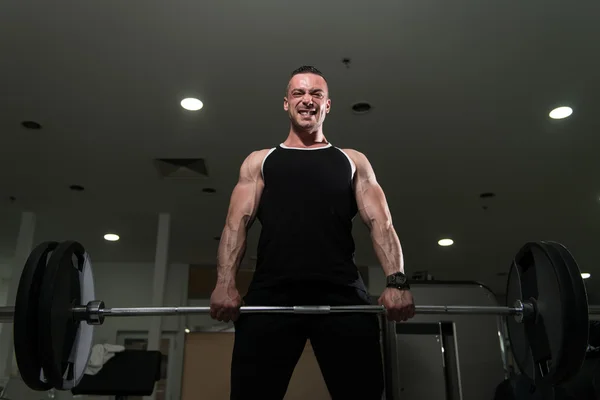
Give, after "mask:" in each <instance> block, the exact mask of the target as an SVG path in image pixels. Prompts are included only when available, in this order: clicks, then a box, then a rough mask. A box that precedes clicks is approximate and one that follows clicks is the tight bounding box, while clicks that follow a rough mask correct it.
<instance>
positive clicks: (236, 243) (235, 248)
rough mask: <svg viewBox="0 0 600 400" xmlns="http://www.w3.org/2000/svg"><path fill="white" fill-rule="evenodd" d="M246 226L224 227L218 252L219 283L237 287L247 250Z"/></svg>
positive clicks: (219, 284)
mask: <svg viewBox="0 0 600 400" xmlns="http://www.w3.org/2000/svg"><path fill="white" fill-rule="evenodd" d="M246 239H247V235H246V227H245V226H244V225H243V224H241V226H240V227H235V226H230V225H229V224H228V225H226V226H225V228H224V229H223V233H222V234H221V241H220V242H219V249H218V252H217V285H218V286H229V287H235V286H236V282H235V278H236V276H237V273H238V270H239V268H240V264H241V262H242V259H243V258H244V253H245V252H246Z"/></svg>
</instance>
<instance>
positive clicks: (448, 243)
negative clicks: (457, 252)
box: [438, 239, 454, 247]
mask: <svg viewBox="0 0 600 400" xmlns="http://www.w3.org/2000/svg"><path fill="white" fill-rule="evenodd" d="M438 244H439V245H440V246H442V247H447V246H452V245H453V244H454V240H452V239H440V240H439V241H438Z"/></svg>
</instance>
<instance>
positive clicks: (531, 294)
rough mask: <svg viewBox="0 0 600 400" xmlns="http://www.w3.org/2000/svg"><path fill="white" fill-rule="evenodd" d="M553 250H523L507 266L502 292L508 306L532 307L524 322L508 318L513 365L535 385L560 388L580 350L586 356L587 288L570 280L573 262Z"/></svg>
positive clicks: (535, 246)
mask: <svg viewBox="0 0 600 400" xmlns="http://www.w3.org/2000/svg"><path fill="white" fill-rule="evenodd" d="M556 246H557V245H556V244H552V243H547V242H536V243H527V244H526V245H525V246H523V247H522V248H521V249H520V251H519V252H518V254H517V256H516V257H515V259H514V261H513V263H512V265H511V268H510V272H509V276H508V283H507V290H506V293H507V305H509V306H513V305H514V303H515V301H516V300H520V299H522V300H523V301H529V302H531V303H532V304H533V305H534V307H535V309H536V315H535V318H531V319H526V320H524V321H523V322H522V323H519V322H517V321H516V320H515V319H514V318H507V330H508V336H509V341H510V345H511V351H512V353H513V355H514V359H515V363H516V364H517V366H518V367H519V369H520V370H521V372H522V373H523V374H524V375H526V376H528V377H529V378H530V379H532V380H533V381H534V382H535V383H536V385H539V386H554V385H558V384H560V383H562V382H565V379H568V378H569V377H570V376H572V375H573V374H575V373H577V371H578V369H579V367H580V362H581V361H580V358H581V357H582V355H581V349H582V348H583V349H584V350H583V354H584V355H585V349H586V348H587V334H586V337H585V338H584V340H583V341H582V331H581V330H582V329H583V330H584V331H586V332H587V330H588V326H587V325H588V314H587V295H586V293H585V288H584V287H582V286H580V285H578V284H577V280H576V279H574V273H575V272H574V271H575V270H578V268H577V265H576V263H575V260H574V259H573V258H572V257H571V256H570V255H569V254H568V253H565V252H564V251H561V250H560V249H559V248H558V247H556ZM558 246H560V245H558ZM565 250H566V249H565ZM575 278H576V277H575ZM578 279H579V280H581V275H579V278H578ZM582 304H583V306H582ZM583 309H585V312H583V314H582V311H583ZM571 351H573V352H574V353H571ZM578 364H579V366H578Z"/></svg>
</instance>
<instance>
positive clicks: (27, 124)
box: [21, 121, 42, 130]
mask: <svg viewBox="0 0 600 400" xmlns="http://www.w3.org/2000/svg"><path fill="white" fill-rule="evenodd" d="M21 125H22V126H23V127H24V128H26V129H33V130H38V129H42V126H41V125H40V124H39V123H37V122H35V121H23V122H21Z"/></svg>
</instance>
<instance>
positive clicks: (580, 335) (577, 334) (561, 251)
mask: <svg viewBox="0 0 600 400" xmlns="http://www.w3.org/2000/svg"><path fill="white" fill-rule="evenodd" d="M544 244H545V245H546V246H547V250H548V254H549V255H550V256H551V257H552V258H553V259H554V260H555V261H554V264H555V265H558V264H559V263H563V265H564V266H565V268H564V269H561V271H563V273H564V275H563V277H562V278H561V280H560V281H561V282H562V287H563V288H566V291H565V292H566V293H571V294H572V295H573V298H572V302H571V305H570V306H568V308H567V309H566V318H565V319H566V326H568V327H569V328H568V329H567V335H566V337H565V338H564V340H563V352H564V355H565V356H564V357H563V359H562V363H561V365H560V366H557V368H556V376H557V377H556V381H557V382H559V383H564V382H568V381H569V380H571V379H572V378H573V377H575V375H577V374H578V372H579V371H580V370H581V368H582V366H583V362H584V360H585V357H586V354H587V348H588V343H589V332H590V322H589V309H588V296H587V291H586V289H585V283H584V282H583V278H582V277H581V270H580V269H579V266H578V265H577V262H576V261H575V258H574V257H573V255H572V254H571V253H570V252H569V251H568V250H567V248H566V247H564V246H563V245H562V244H560V243H556V242H544Z"/></svg>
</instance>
